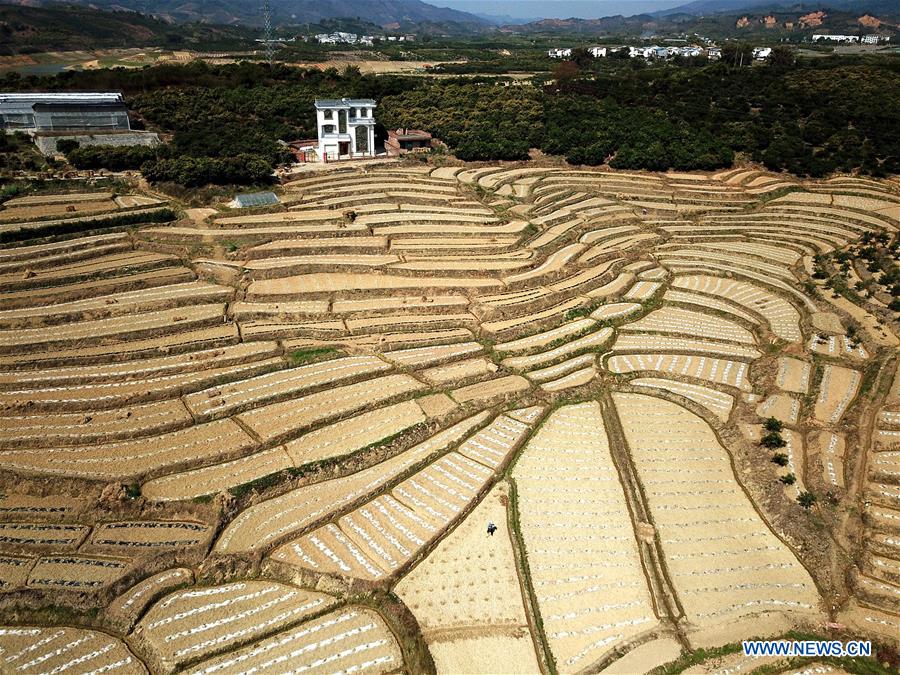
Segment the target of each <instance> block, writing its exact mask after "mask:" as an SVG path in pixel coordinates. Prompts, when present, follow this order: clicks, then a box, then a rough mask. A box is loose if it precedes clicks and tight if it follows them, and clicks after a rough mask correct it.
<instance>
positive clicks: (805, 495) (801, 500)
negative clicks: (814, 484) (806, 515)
mask: <svg viewBox="0 0 900 675" xmlns="http://www.w3.org/2000/svg"><path fill="white" fill-rule="evenodd" d="M797 503H798V504H800V506H802V507H803V508H804V509H807V510H808V509H809V508H810V507H812V505H813V504H815V503H816V496H815V495H814V494H813V493H812V492H806V491H803V492H801V493H800V494H799V495H797Z"/></svg>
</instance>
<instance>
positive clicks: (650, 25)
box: [500, 0, 900, 41]
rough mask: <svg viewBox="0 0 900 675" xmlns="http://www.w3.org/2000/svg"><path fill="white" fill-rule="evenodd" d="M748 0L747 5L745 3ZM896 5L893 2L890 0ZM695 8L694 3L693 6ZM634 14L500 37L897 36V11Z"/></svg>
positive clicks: (525, 27)
mask: <svg viewBox="0 0 900 675" xmlns="http://www.w3.org/2000/svg"><path fill="white" fill-rule="evenodd" d="M700 1H701V2H704V3H710V2H716V3H720V2H724V3H734V2H736V1H738V0H700ZM745 1H746V0H745ZM892 2H893V3H894V4H895V5H896V4H898V3H897V2H896V0H892ZM695 4H696V3H695ZM683 9H684V8H682V11H679V12H678V13H677V14H665V15H660V14H654V15H649V14H638V15H635V16H628V17H625V16H608V17H605V18H603V19H578V18H571V19H541V20H540V21H533V22H530V23H526V24H521V25H506V26H502V27H501V28H500V31H502V32H504V33H519V34H524V35H541V36H566V35H578V36H583V37H586V38H588V37H595V38H620V39H621V38H634V37H641V38H653V37H654V36H672V35H694V34H696V35H703V36H705V37H709V38H713V39H716V40H720V39H727V38H744V39H754V40H756V39H762V40H773V39H775V40H782V39H783V40H788V41H799V40H801V39H803V38H804V37H807V38H808V37H809V36H810V35H812V34H813V33H822V32H825V33H828V32H831V33H850V34H853V35H856V34H859V33H860V32H863V31H864V32H872V31H875V30H877V31H878V32H879V33H885V34H887V35H898V33H900V7H891V8H890V10H893V11H888V12H886V13H885V12H880V11H879V12H877V13H876V12H875V11H873V12H871V13H863V12H861V11H858V10H855V11H853V12H849V11H838V10H832V9H824V10H822V9H818V10H815V11H810V8H809V6H795V7H792V8H790V9H785V8H780V9H779V8H772V7H771V1H769V2H767V3H766V5H765V7H764V8H759V9H755V10H750V9H746V10H741V11H740V12H725V13H721V14H715V13H712V14H691V13H689V12H686V11H683Z"/></svg>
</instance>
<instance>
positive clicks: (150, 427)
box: [0, 62, 900, 673]
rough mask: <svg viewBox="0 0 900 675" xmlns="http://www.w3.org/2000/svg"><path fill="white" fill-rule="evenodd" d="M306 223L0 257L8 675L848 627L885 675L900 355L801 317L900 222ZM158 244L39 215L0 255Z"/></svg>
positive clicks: (696, 209) (737, 190) (898, 196)
mask: <svg viewBox="0 0 900 675" xmlns="http://www.w3.org/2000/svg"><path fill="white" fill-rule="evenodd" d="M369 65H370V66H371V67H377V68H382V69H384V71H385V72H386V71H387V70H392V72H393V71H394V70H393V69H396V68H397V67H398V66H397V65H396V63H395V62H380V63H376V64H374V65H373V64H371V63H370V64H369ZM421 65H422V64H412V65H411V64H409V63H408V62H407V63H404V64H403V68H407V69H408V68H410V67H412V68H416V67H419V66H421ZM788 187H789V188H791V189H790V190H789V191H784V188H788ZM283 189H284V203H283V205H282V206H280V207H277V208H275V209H273V210H272V212H270V213H260V212H254V213H252V214H250V215H244V214H235V213H234V212H227V213H226V212H224V211H222V210H220V209H218V208H213V206H214V205H213V206H210V207H209V208H204V209H202V210H199V211H192V210H189V211H183V212H181V213H183V214H184V215H183V217H182V218H180V219H179V220H178V221H177V222H174V223H171V224H154V225H152V226H147V227H137V228H135V229H134V230H133V231H132V230H129V231H127V232H126V231H121V232H120V231H115V232H103V231H89V232H85V233H84V234H70V235H62V236H51V237H48V238H46V239H35V240H30V241H27V243H25V244H16V243H11V244H8V245H6V246H5V247H4V249H3V250H2V251H0V616H3V617H5V616H7V615H8V616H9V617H10V618H9V620H5V619H4V620H3V621H0V624H4V625H3V626H0V671H3V669H4V667H6V665H5V664H7V663H9V664H13V665H12V666H10V667H13V668H18V667H19V666H24V665H28V664H30V663H31V661H34V663H33V664H31V665H28V667H27V668H25V669H24V670H25V671H26V672H39V671H40V672H43V671H45V670H46V671H47V672H63V671H68V672H81V671H84V672H89V671H94V672H96V671H100V672H105V671H107V670H108V671H114V672H129V673H130V672H154V673H156V672H160V673H170V672H196V673H212V672H246V671H249V672H283V671H285V670H288V669H293V670H295V671H303V672H306V671H307V670H309V671H314V672H320V671H321V672H363V671H365V672H371V673H377V672H385V673H397V672H428V671H429V669H430V667H431V664H432V663H433V664H434V666H435V668H436V669H437V672H441V673H489V672H522V673H525V672H528V673H531V672H538V671H541V672H545V673H549V672H559V673H570V672H607V673H637V672H647V671H649V670H652V669H653V668H656V667H658V666H661V665H663V664H664V663H666V662H669V661H672V660H673V659H676V658H677V657H678V655H679V652H680V651H681V650H682V649H683V648H684V649H688V650H694V649H696V648H699V647H718V646H721V645H725V644H730V643H734V642H736V641H740V640H741V639H743V638H747V637H751V636H762V635H771V636H778V635H784V633H785V632H787V631H788V630H791V629H800V630H804V631H820V630H824V629H822V625H823V624H825V623H827V622H838V623H842V624H844V625H845V626H847V631H848V635H849V634H851V633H852V634H853V635H856V636H861V637H873V638H877V639H878V640H880V641H882V642H884V643H886V644H888V645H891V644H893V645H894V646H895V647H896V640H897V634H898V630H900V573H898V571H897V570H898V565H900V562H898V561H900V545H898V540H900V488H898V485H900V384H898V382H900V377H898V376H897V374H896V369H897V367H896V360H897V359H896V345H897V344H898V343H900V342H898V338H897V334H896V333H897V331H898V325H897V321H896V320H895V319H892V317H890V316H889V315H888V314H887V312H886V307H884V306H883V305H881V306H879V304H878V303H876V302H874V301H873V300H866V299H861V300H860V304H853V303H852V302H851V301H850V300H848V299H846V298H844V297H842V296H833V294H831V293H830V291H829V290H828V289H826V288H824V287H823V286H821V285H818V286H817V287H816V288H817V293H816V294H811V293H810V291H809V289H811V288H813V286H810V283H812V284H814V285H815V284H816V283H817V281H816V280H813V279H812V278H811V271H812V256H813V255H815V254H817V253H829V252H836V251H840V250H843V249H845V248H846V247H848V246H850V245H851V244H853V243H854V242H856V241H858V240H859V239H861V238H862V237H863V235H864V234H865V233H875V234H878V233H886V234H887V235H888V237H894V236H896V235H897V231H898V230H897V228H898V227H900V222H898V221H897V220H896V217H897V214H900V185H898V184H897V183H896V182H889V181H879V180H867V179H866V180H864V179H858V178H853V177H840V178H838V179H834V180H827V181H799V180H796V179H793V178H790V177H786V176H772V175H769V174H767V173H765V172H763V171H759V170H757V169H753V168H744V169H734V170H730V171H725V172H722V173H719V174H714V175H710V174H677V173H670V174H649V173H643V172H616V171H608V170H588V169H583V168H577V167H560V166H541V165H539V163H537V162H536V163H535V164H532V165H518V164H495V165H455V164H453V163H452V162H451V163H447V164H446V165H445V166H441V167H437V168H436V167H434V166H432V165H431V164H429V163H425V162H410V163H402V162H401V163H394V164H372V165H371V166H367V167H364V168H360V167H354V166H346V167H337V168H334V167H326V168H325V169H323V170H320V171H309V172H304V173H301V174H297V175H295V176H293V177H292V178H290V179H289V180H287V182H286V183H285V185H284V186H283ZM770 197H775V198H770ZM163 204H164V203H163V202H161V201H159V200H158V199H157V198H156V197H154V196H151V195H148V194H142V193H140V192H134V193H132V194H115V195H113V194H111V193H100V192H89V191H85V192H82V193H66V194H59V193H57V194H50V195H33V196H29V197H26V198H20V199H15V200H10V201H8V202H6V204H4V206H3V208H2V209H0V230H2V231H14V230H17V229H21V228H35V227H41V228H43V227H45V226H49V227H51V228H52V227H53V226H54V224H55V223H68V222H69V221H71V220H72V219H73V218H93V217H94V216H97V217H100V216H101V215H103V214H104V213H118V212H121V211H123V210H124V211H132V210H145V209H152V208H160V207H161V206H162V205H163ZM170 206H173V207H175V208H180V205H179V204H177V203H172V204H170ZM347 208H352V209H354V210H355V212H356V218H355V219H354V220H353V222H352V223H350V222H348V221H347V220H346V219H345V217H344V215H343V212H344V210H345V209H347ZM97 214H99V215H97ZM226 249H227V255H226V254H225V253H224V252H225V251H226ZM854 274H856V273H855V272H854ZM859 274H863V272H859ZM847 281H848V283H849V284H850V285H852V284H853V283H855V282H857V281H858V278H857V277H853V278H848V280H847ZM851 326H853V327H854V329H853V330H851V328H850V327H851ZM857 327H858V330H857V329H856V328H857ZM769 417H774V418H776V419H777V420H779V421H780V422H781V423H782V425H783V429H782V431H781V432H780V434H781V436H782V440H783V442H784V444H783V446H782V447H780V448H773V449H771V450H770V449H767V448H765V447H762V446H761V445H760V438H761V437H762V436H763V435H764V429H763V424H764V422H765V420H766V419H767V418H769ZM776 452H779V453H784V454H785V456H786V460H784V461H782V460H780V459H779V458H777V457H776V456H775V453H776ZM772 460H778V461H782V463H783V464H785V466H784V467H781V466H778V465H776V463H775V462H773V461H772ZM791 474H792V475H793V478H789V475H791ZM806 493H809V495H812V496H814V497H815V501H814V502H813V503H812V504H806V505H805V506H804V505H802V504H801V503H800V501H799V500H800V498H804V499H806V498H807V497H804V495H806ZM488 523H493V524H494V525H495V526H496V531H495V533H494V534H493V536H491V535H490V534H488V532H487V526H488ZM826 535H827V536H826ZM7 624H8V625H7ZM892 641H893V642H892ZM2 659H6V660H5V661H3V660H2ZM82 664H84V665H83V667H82ZM288 664H289V665H288ZM825 665H828V664H825ZM37 666H40V667H39V668H38V667H37ZM88 666H90V667H88ZM760 666H766V667H774V666H773V664H772V663H769V662H762V661H760V662H756V661H752V662H751V661H747V660H746V659H741V658H736V657H734V656H733V655H726V656H721V657H710V658H704V659H701V661H700V662H698V663H695V664H694V665H693V666H692V667H691V670H690V672H724V671H728V672H748V671H749V670H752V669H753V668H755V667H760ZM809 667H810V668H814V666H812V665H810V666H809ZM815 667H817V666H815ZM823 667H824V666H823ZM829 667H830V666H829ZM779 668H781V667H780V666H779ZM786 668H787V666H785V667H784V668H781V670H779V672H782V671H785V669H786ZM54 669H55V670H54ZM4 672H5V671H4ZM810 672H813V671H810ZM814 672H819V671H818V670H815V671H814ZM823 672H824V671H823ZM834 672H837V670H835V671H834Z"/></svg>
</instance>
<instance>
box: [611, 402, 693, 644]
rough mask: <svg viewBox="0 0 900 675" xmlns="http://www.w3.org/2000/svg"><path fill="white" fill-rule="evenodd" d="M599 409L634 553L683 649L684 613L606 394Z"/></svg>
mask: <svg viewBox="0 0 900 675" xmlns="http://www.w3.org/2000/svg"><path fill="white" fill-rule="evenodd" d="M600 408H601V412H602V415H603V423H604V425H605V426H606V433H607V435H608V436H609V449H610V454H611V455H612V459H613V463H614V464H615V465H616V470H617V471H618V472H619V480H620V482H621V484H622V488H623V489H624V491H625V499H626V501H627V503H628V510H629V512H630V514H631V518H632V521H633V522H634V530H635V533H636V534H637V537H638V550H639V552H640V554H641V564H642V565H643V566H644V571H645V573H646V576H647V582H648V585H649V587H650V592H651V594H652V596H653V602H654V604H655V605H656V611H657V612H658V614H659V616H660V619H661V620H663V621H665V620H666V619H668V620H669V621H670V622H671V624H672V628H673V630H674V631H675V632H676V634H677V635H678V638H679V640H681V642H682V644H683V645H684V646H685V647H686V648H688V649H689V648H690V644H689V643H688V641H687V638H686V637H685V634H684V631H683V630H682V629H681V628H680V626H679V620H680V619H681V618H682V617H683V616H684V610H683V609H682V607H681V604H680V603H679V601H678V598H677V596H676V594H675V589H674V587H673V585H672V582H671V580H670V579H669V576H668V573H667V572H666V569H665V566H664V565H663V562H662V560H663V555H662V550H661V549H660V546H659V538H658V536H657V535H656V532H655V530H654V528H653V525H652V521H651V519H650V515H649V508H648V507H647V500H646V497H645V496H644V493H643V490H642V489H641V485H640V481H639V480H638V477H637V472H636V470H635V468H634V464H633V463H632V461H631V451H630V450H629V448H628V443H627V441H626V440H625V431H624V429H623V428H622V422H621V420H619V414H618V413H617V412H616V408H615V405H614V404H613V400H612V397H611V396H610V393H609V391H604V393H603V395H602V396H601V398H600Z"/></svg>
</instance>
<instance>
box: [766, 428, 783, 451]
mask: <svg viewBox="0 0 900 675" xmlns="http://www.w3.org/2000/svg"><path fill="white" fill-rule="evenodd" d="M759 442H760V445H762V446H763V447H764V448H769V449H775V448H783V447H784V446H786V445H787V441H785V440H784V439H783V438H782V437H781V434H780V433H778V432H777V431H770V432H769V433H767V434H766V435H764V436H763V437H762V438H761V439H760V440H759Z"/></svg>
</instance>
